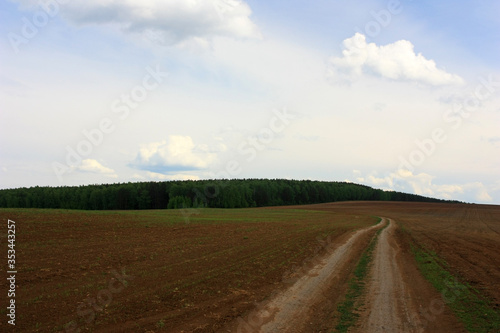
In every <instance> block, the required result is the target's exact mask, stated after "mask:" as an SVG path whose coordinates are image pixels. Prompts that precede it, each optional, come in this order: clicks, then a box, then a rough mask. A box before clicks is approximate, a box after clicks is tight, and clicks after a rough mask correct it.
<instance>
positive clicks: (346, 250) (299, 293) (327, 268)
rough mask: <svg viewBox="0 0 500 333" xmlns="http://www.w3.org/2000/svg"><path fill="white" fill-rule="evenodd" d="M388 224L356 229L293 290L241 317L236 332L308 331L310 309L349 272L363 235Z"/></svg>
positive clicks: (294, 286)
mask: <svg viewBox="0 0 500 333" xmlns="http://www.w3.org/2000/svg"><path fill="white" fill-rule="evenodd" d="M384 225H385V222H384V221H382V222H381V223H378V224H377V225H374V226H371V227H369V228H365V229H362V230H358V231H357V232H355V233H354V234H353V235H352V236H351V237H350V238H349V239H348V240H347V241H346V242H345V243H344V244H342V245H341V246H339V247H337V248H336V249H335V250H333V251H332V253H331V254H330V255H328V256H327V257H326V258H323V259H322V261H321V262H320V263H318V264H317V265H316V266H314V267H313V268H312V269H311V270H310V271H309V272H308V273H307V274H305V275H304V276H302V277H301V278H300V279H298V280H297V281H296V282H295V283H294V284H293V285H292V286H291V287H290V288H289V289H287V290H285V291H284V292H282V293H280V294H278V295H276V296H275V297H274V298H273V299H271V300H270V301H269V302H268V303H267V304H265V306H262V307H260V308H258V309H256V310H255V311H254V312H255V313H253V314H250V316H247V318H245V319H243V320H240V321H239V323H238V327H237V330H236V331H237V332H262V333H278V332H305V331H308V330H307V329H306V328H305V324H306V323H307V322H309V318H310V316H311V313H310V311H309V310H310V309H311V308H312V307H313V306H314V305H315V304H318V303H324V302H325V301H327V300H326V297H325V295H324V293H323V292H324V291H325V290H327V289H328V288H329V287H331V284H332V283H334V280H333V279H332V277H334V276H335V275H338V274H340V273H341V272H343V271H345V269H344V266H345V265H347V264H348V259H349V258H350V257H351V255H352V254H353V251H354V248H355V247H356V246H359V244H358V243H359V240H360V238H361V237H362V236H363V235H365V234H367V233H368V232H370V231H373V230H374V229H379V228H381V227H383V226H384Z"/></svg>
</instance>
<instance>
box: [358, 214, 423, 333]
mask: <svg viewBox="0 0 500 333" xmlns="http://www.w3.org/2000/svg"><path fill="white" fill-rule="evenodd" d="M395 229H396V224H395V222H394V221H393V220H391V219H389V225H388V227H387V228H385V229H384V230H382V232H381V233H380V235H379V237H378V242H377V245H376V247H375V251H374V259H373V266H372V270H371V272H370V278H369V289H368V294H367V302H366V310H365V312H364V313H363V314H362V315H361V321H360V322H361V325H360V327H359V329H358V330H357V332H373V333H382V332H388V333H389V332H423V328H422V327H419V326H421V324H420V320H419V319H418V318H419V315H418V310H417V309H416V307H415V306H414V304H413V301H412V298H411V296H410V294H409V291H408V289H409V286H408V285H407V283H406V281H405V280H404V278H403V274H402V272H401V261H400V258H399V256H400V253H399V252H400V251H401V249H400V247H399V245H398V244H397V243H396V241H395V239H394V232H395Z"/></svg>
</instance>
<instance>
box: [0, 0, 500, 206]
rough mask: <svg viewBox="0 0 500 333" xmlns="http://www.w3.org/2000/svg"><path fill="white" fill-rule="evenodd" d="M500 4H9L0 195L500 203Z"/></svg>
mask: <svg viewBox="0 0 500 333" xmlns="http://www.w3.org/2000/svg"><path fill="white" fill-rule="evenodd" d="M498 13H500V2H498V1H493V0H482V1H481V0H474V1H472V0H470V1H469V0H463V1H458V2H457V1H448V0H443V1H439V2H438V1H430V0H419V1H411V0H400V1H397V0H388V1H379V0H360V1H356V2H353V1H347V0H329V1H326V0H309V1H305V0H287V1H277V0H276V1H269V0H265V1H264V0H248V1H240V0H163V1H160V0H142V1H139V0H122V1H118V0H99V1H98V0H85V1H84V0H73V1H68V0H41V1H32V0H8V1H2V2H0V37H1V38H0V142H1V144H0V188H17V187H32V186H73V185H86V184H102V183H118V182H138V181H162V180H185V179H213V178H287V179H311V180H325V181H350V182H355V183H359V184H365V185H369V186H373V187H375V188H381V189H384V190H396V191H403V192H408V193H416V194H420V195H425V196H431V197H437V198H443V199H454V200H460V201H465V202H473V203H485V204H500V168H499V166H500V62H499V60H498V55H499V54H500V18H499V17H498Z"/></svg>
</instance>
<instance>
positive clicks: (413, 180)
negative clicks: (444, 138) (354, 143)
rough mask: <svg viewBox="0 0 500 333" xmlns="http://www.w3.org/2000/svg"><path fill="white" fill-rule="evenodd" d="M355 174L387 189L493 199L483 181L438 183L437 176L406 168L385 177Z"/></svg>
mask: <svg viewBox="0 0 500 333" xmlns="http://www.w3.org/2000/svg"><path fill="white" fill-rule="evenodd" d="M353 174H354V176H355V177H356V181H357V182H359V183H364V184H368V185H372V186H375V187H379V188H383V189H385V190H395V191H403V192H412V193H415V194H418V195H423V196H429V197H438V198H444V199H450V200H463V201H466V199H465V198H474V200H476V201H478V202H491V201H492V200H493V199H492V197H491V196H490V195H489V193H488V189H487V187H486V186H485V185H484V184H483V183H481V182H473V183H465V184H443V185H438V184H435V183H433V180H434V178H435V177H433V176H431V175H429V174H426V173H419V174H413V173H412V172H411V171H409V170H404V169H400V170H398V171H396V172H392V173H390V174H389V175H387V176H385V177H377V175H376V173H372V174H369V175H367V176H362V174H361V172H360V171H358V170H354V171H353ZM469 200H470V199H469Z"/></svg>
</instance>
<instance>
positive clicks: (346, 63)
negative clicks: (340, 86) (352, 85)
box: [329, 33, 464, 86]
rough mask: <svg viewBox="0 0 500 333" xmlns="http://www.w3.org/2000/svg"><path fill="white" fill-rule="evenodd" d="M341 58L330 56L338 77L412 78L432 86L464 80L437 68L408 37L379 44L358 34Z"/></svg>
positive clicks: (348, 41) (346, 44)
mask: <svg viewBox="0 0 500 333" xmlns="http://www.w3.org/2000/svg"><path fill="white" fill-rule="evenodd" d="M343 47H344V50H343V51H342V57H331V58H330V61H329V65H330V67H329V74H330V76H331V77H332V78H333V79H334V80H335V79H337V80H351V79H353V78H356V77H359V76H361V75H363V74H371V75H375V76H380V77H384V78H387V79H391V80H397V81H413V82H419V83H423V84H427V85H432V86H442V85H460V84H464V80H463V79H462V78H461V77H460V76H458V75H455V74H450V73H447V72H446V71H444V70H442V69H439V68H437V66H436V63H435V62H434V61H433V60H428V59H426V58H425V57H424V56H423V55H422V54H421V53H419V54H415V51H414V46H413V44H412V43H411V42H409V41H407V40H399V41H397V42H394V43H392V44H387V45H381V46H377V45H376V44H375V43H367V42H366V37H365V36H364V35H363V34H360V33H356V34H355V35H354V36H353V37H351V38H348V39H346V40H344V42H343Z"/></svg>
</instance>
